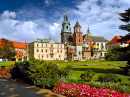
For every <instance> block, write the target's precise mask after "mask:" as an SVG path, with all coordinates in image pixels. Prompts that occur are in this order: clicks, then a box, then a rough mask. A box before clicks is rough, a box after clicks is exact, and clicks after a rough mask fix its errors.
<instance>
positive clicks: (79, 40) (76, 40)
mask: <svg viewBox="0 0 130 97" xmlns="http://www.w3.org/2000/svg"><path fill="white" fill-rule="evenodd" d="M73 45H74V46H75V47H76V53H77V57H78V60H82V46H83V37H82V27H81V26H80V24H79V22H78V21H77V22H76V24H75V26H74V33H73Z"/></svg>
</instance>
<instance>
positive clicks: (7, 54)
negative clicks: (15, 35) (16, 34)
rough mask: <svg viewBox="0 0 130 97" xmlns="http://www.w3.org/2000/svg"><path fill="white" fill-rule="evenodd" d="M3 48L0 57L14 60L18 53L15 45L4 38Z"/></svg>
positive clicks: (0, 48) (0, 50)
mask: <svg viewBox="0 0 130 97" xmlns="http://www.w3.org/2000/svg"><path fill="white" fill-rule="evenodd" d="M1 43H2V46H1V47H0V57H1V58H6V59H8V60H9V59H12V58H13V57H14V56H15V55H16V51H15V48H14V45H13V42H11V41H9V40H7V39H5V38H2V39H1Z"/></svg>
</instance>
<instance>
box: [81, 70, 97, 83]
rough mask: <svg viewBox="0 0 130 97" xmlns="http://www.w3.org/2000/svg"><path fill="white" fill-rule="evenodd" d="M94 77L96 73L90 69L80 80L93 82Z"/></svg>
mask: <svg viewBox="0 0 130 97" xmlns="http://www.w3.org/2000/svg"><path fill="white" fill-rule="evenodd" d="M94 75H95V73H94V72H93V71H92V70H91V69H88V70H86V73H82V74H81V75H80V78H81V80H82V81H91V80H92V77H93V76H94Z"/></svg>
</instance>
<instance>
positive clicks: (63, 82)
mask: <svg viewBox="0 0 130 97" xmlns="http://www.w3.org/2000/svg"><path fill="white" fill-rule="evenodd" d="M126 65H127V63H126V62H125V61H105V60H104V61H97V60H88V61H77V62H75V61H73V62H64V61H40V60H36V59H35V58H31V59H30V60H29V61H27V60H25V61H18V62H16V63H14V62H0V66H1V69H0V75H2V76H8V77H10V78H11V79H13V80H15V81H18V82H21V83H28V84H30V85H35V86H37V87H40V88H46V89H51V90H52V92H54V93H57V94H61V95H65V96H68V97H92V96H93V97H130V76H129V75H127V74H126V73H125V72H124V70H123V69H122V68H121V67H125V66H126ZM4 66H6V67H4Z"/></svg>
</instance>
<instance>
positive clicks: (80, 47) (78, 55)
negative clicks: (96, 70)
mask: <svg viewBox="0 0 130 97" xmlns="http://www.w3.org/2000/svg"><path fill="white" fill-rule="evenodd" d="M79 52H80V53H79ZM76 53H77V58H79V60H82V46H76Z"/></svg>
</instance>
